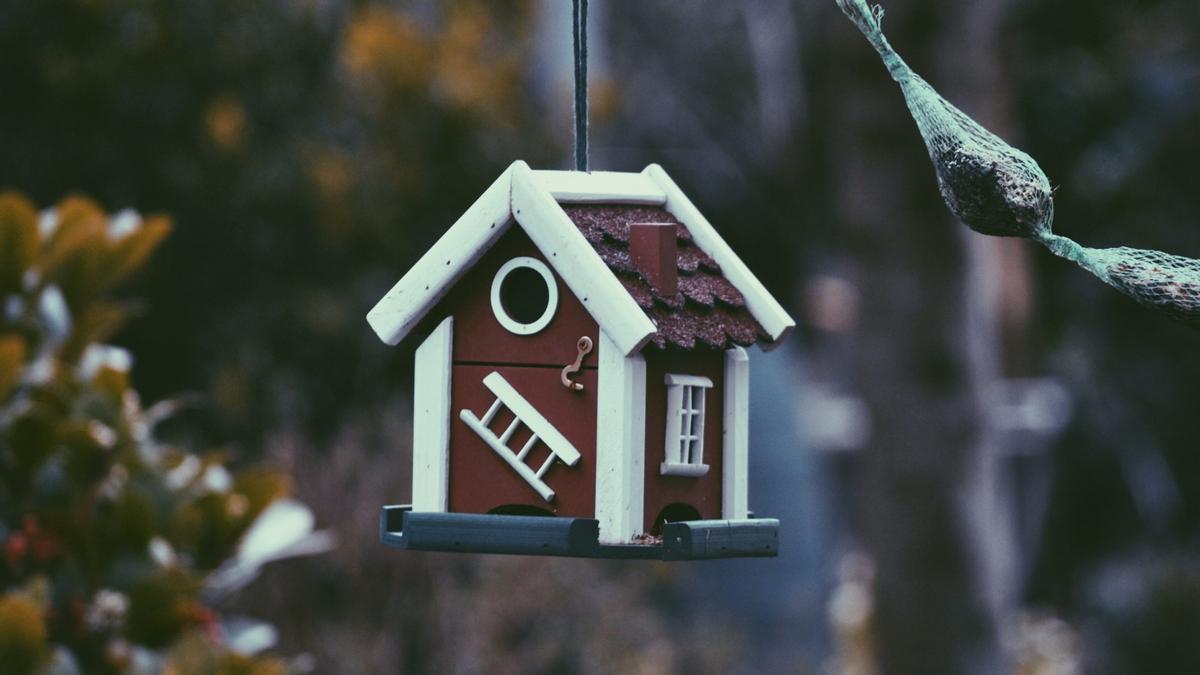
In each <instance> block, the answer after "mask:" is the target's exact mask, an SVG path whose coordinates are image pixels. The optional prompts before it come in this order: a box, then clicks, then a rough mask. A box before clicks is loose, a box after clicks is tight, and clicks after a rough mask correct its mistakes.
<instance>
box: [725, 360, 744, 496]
mask: <svg viewBox="0 0 1200 675" xmlns="http://www.w3.org/2000/svg"><path fill="white" fill-rule="evenodd" d="M724 423H725V424H724V427H723V436H724V441H725V442H724V444H723V445H724V446H725V447H724V453H725V457H724V459H725V461H724V463H723V464H724V467H725V468H724V476H723V477H722V481H721V513H722V516H721V517H722V518H727V519H736V518H747V517H749V514H750V508H749V491H748V490H749V488H748V483H749V477H750V358H749V356H748V355H747V354H746V350H745V349H742V348H741V347H734V348H733V349H730V350H728V351H726V352H725V419H724Z"/></svg>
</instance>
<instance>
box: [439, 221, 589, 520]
mask: <svg viewBox="0 0 1200 675" xmlns="http://www.w3.org/2000/svg"><path fill="white" fill-rule="evenodd" d="M522 255H527V256H531V257H533V258H537V259H538V260H542V261H543V262H545V261H546V260H545V257H544V256H542V254H541V253H540V252H539V251H538V250H537V247H536V246H534V244H533V242H532V241H530V240H529V238H528V237H527V236H526V235H525V233H524V232H523V231H521V230H520V228H519V227H516V226H513V227H512V228H511V229H510V230H509V232H507V233H506V234H505V235H504V236H503V237H501V238H500V241H498V242H497V243H496V244H495V246H493V247H492V248H491V250H489V251H488V252H487V253H486V254H485V255H484V256H483V258H481V259H480V261H479V262H478V263H476V265H475V266H474V267H473V268H472V269H471V271H470V272H468V273H467V275H466V276H465V277H464V278H463V279H462V280H460V281H459V283H458V284H457V285H456V286H455V287H454V288H453V289H452V290H451V292H450V294H448V295H447V296H446V298H445V299H444V300H443V301H442V303H441V305H440V306H439V307H438V308H436V309H435V310H434V311H433V312H432V313H431V316H434V317H439V318H440V317H444V316H446V315H447V314H451V315H453V316H454V356H453V360H454V366H453V369H452V374H451V397H450V402H451V407H450V411H451V420H450V486H449V488H450V495H449V497H450V503H449V508H450V510H451V511H454V512H459V513H486V512H488V511H490V510H491V509H493V508H495V507H497V506H506V505H528V506H534V507H538V508H542V509H546V510H548V511H550V512H552V513H555V514H556V515H564V516H575V517H587V518H590V517H592V516H593V515H594V513H595V484H596V358H597V355H596V351H595V350H593V351H592V353H591V354H590V355H588V356H587V358H586V359H585V361H584V371H583V373H581V375H580V376H579V377H577V378H576V379H577V380H578V381H580V382H583V383H584V386H585V388H584V390H583V391H582V392H572V391H569V390H567V388H566V387H564V386H563V385H562V383H561V382H560V380H559V374H560V371H561V370H562V367H563V366H565V365H567V364H568V363H572V362H574V361H575V357H576V342H577V341H578V340H579V338H580V337H581V336H583V335H587V336H589V337H591V338H592V341H593V344H597V343H598V339H599V328H598V326H597V324H596V322H595V321H594V320H593V319H592V318H591V316H590V315H589V314H588V313H587V310H585V309H584V308H583V305H582V304H581V303H580V302H579V301H578V300H577V299H576V298H575V296H574V295H573V294H572V293H571V290H570V289H569V288H567V286H566V284H564V283H563V282H562V280H561V279H560V278H558V276H557V274H556V275H555V279H556V281H557V282H558V310H557V311H556V313H555V315H554V318H553V319H552V320H551V322H550V324H549V325H548V326H546V328H545V329H543V330H542V331H540V332H539V333H537V334H536V335H528V336H521V335H514V334H512V333H510V332H508V331H507V330H505V329H504V328H503V327H502V326H501V325H500V323H499V322H498V321H497V320H496V318H495V315H494V314H493V313H492V305H491V286H492V279H493V278H494V277H495V275H496V272H497V271H498V270H499V269H500V267H501V266H502V265H503V264H504V263H506V262H508V261H509V260H511V259H512V258H514V257H516V256H522ZM551 269H553V266H551ZM492 371H496V372H499V373H500V374H501V375H502V376H503V377H504V379H506V380H508V382H509V383H510V384H511V385H512V386H513V387H514V388H515V389H516V390H517V391H518V392H520V394H521V395H522V396H524V397H525V398H526V399H527V400H528V401H529V402H530V403H531V404H533V406H534V407H535V408H537V410H538V411H539V412H540V413H541V414H542V415H543V416H544V417H546V419H547V420H548V421H549V422H550V423H551V424H553V425H554V426H555V428H557V429H558V430H559V432H561V433H562V434H563V435H564V436H566V437H567V439H568V440H569V441H571V443H572V444H573V445H574V446H575V448H576V449H578V450H579V452H580V454H581V455H582V458H581V459H580V461H579V463H578V464H576V465H575V466H573V467H567V466H566V465H564V464H562V463H561V462H556V463H555V465H554V466H553V467H552V468H551V469H550V470H549V472H548V473H547V474H546V475H545V481H546V483H547V484H548V485H549V486H550V487H551V488H552V489H553V490H554V491H555V493H556V494H555V500H554V502H553V503H547V502H546V501H545V500H543V499H542V498H541V496H539V495H538V494H537V492H536V491H534V489H533V488H532V487H530V486H529V484H528V483H526V482H525V481H524V480H523V479H522V478H521V477H520V476H519V475H517V473H516V472H515V471H514V470H513V469H512V468H511V467H510V466H509V465H508V464H507V463H505V461H504V460H503V459H502V458H501V457H500V456H499V455H497V454H496V452H495V451H494V450H492V448H491V447H490V446H488V445H487V444H486V443H485V442H484V441H483V440H482V439H481V438H479V436H478V435H476V434H475V432H474V431H472V430H471V429H470V428H469V427H467V426H466V424H465V423H464V422H463V421H462V420H461V419H459V416H458V415H459V411H461V410H463V409H467V410H470V411H472V412H473V413H475V415H476V416H477V417H479V418H482V417H483V416H484V414H485V413H486V412H487V409H488V407H489V406H490V405H491V404H492V402H493V401H494V400H495V398H496V397H495V395H494V394H492V392H491V391H490V390H488V389H487V388H486V387H485V386H484V385H483V378H484V377H485V376H487V374H488V373H491V372H492ZM511 421H512V415H511V413H509V412H508V411H507V410H504V411H502V412H501V413H500V414H499V415H498V416H497V418H496V419H495V420H493V422H492V424H491V429H492V431H494V432H495V433H496V434H497V435H499V434H500V433H502V432H503V431H504V429H506V428H507V427H508V423H509V422H511ZM529 434H530V431H529V429H528V427H525V426H524V425H522V427H521V429H520V430H519V431H518V432H517V433H516V435H515V436H514V437H513V438H512V439H511V440H510V441H509V443H508V445H509V447H511V448H515V449H520V448H521V446H522V445H524V443H525V441H526V440H527V439H528V438H529ZM548 454H549V450H548V449H547V448H546V447H545V445H544V444H541V443H539V444H538V446H537V447H536V448H535V449H534V450H533V451H532V452H531V453H530V456H529V457H527V458H526V460H525V463H526V464H527V465H529V466H530V468H532V469H533V470H534V471H537V469H538V467H540V466H541V464H542V461H543V460H544V459H545V458H546V457H547V456H548Z"/></svg>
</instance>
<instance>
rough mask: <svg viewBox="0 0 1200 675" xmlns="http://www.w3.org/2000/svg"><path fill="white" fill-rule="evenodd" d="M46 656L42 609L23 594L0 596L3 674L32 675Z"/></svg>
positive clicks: (0, 650) (0, 648) (0, 653)
mask: <svg viewBox="0 0 1200 675" xmlns="http://www.w3.org/2000/svg"><path fill="white" fill-rule="evenodd" d="M46 654H47V649H46V621H45V618H44V617H43V616H42V610H41V609H39V608H38V606H37V604H36V603H34V601H33V600H31V599H29V598H27V597H25V596H24V595H18V594H16V593H10V594H8V595H5V596H3V597H0V664H2V665H3V668H4V669H5V670H4V672H11V673H31V672H34V670H35V669H36V668H37V666H38V664H40V663H41V662H42V661H43V660H44V659H45V658H46Z"/></svg>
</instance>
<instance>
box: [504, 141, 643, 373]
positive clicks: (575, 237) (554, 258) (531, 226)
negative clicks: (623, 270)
mask: <svg viewBox="0 0 1200 675" xmlns="http://www.w3.org/2000/svg"><path fill="white" fill-rule="evenodd" d="M511 171H512V214H513V217H514V218H515V219H516V221H517V223H519V224H520V226H521V228H522V229H524V230H525V233H526V234H528V235H529V238H530V239H532V240H533V243H534V244H535V245H536V246H537V247H538V250H539V251H541V253H542V255H543V256H544V257H545V258H546V260H547V261H549V263H550V266H551V267H553V268H554V269H555V270H556V271H557V272H558V274H559V276H561V277H562V279H563V282H564V283H566V284H567V287H568V288H570V289H571V292H572V293H573V294H574V295H575V296H576V297H577V298H578V299H579V301H580V302H581V303H582V304H583V306H584V308H585V309H587V311H588V313H589V314H591V316H592V318H593V319H595V320H596V323H598V324H600V328H601V329H602V330H603V331H604V332H605V333H607V334H608V335H609V336H611V337H612V339H613V343H614V344H616V346H617V347H618V348H619V349H620V350H621V354H622V355H624V356H629V355H632V354H636V353H637V352H638V351H640V350H641V348H642V347H644V346H645V345H646V343H647V342H648V341H649V340H650V338H651V337H652V336H653V335H654V333H655V331H656V330H657V329H656V328H655V326H654V323H653V322H652V321H650V319H649V318H648V317H647V316H646V314H645V313H644V312H642V309H641V308H640V307H638V305H637V302H636V301H634V299H633V297H632V296H630V295H629V292H628V291H626V290H625V287H624V286H622V285H621V282H620V281H617V277H616V275H614V274H613V272H612V270H610V269H609V268H608V265H606V264H604V261H603V260H601V259H600V256H599V255H597V254H596V251H595V249H593V248H592V245H591V244H589V243H588V242H587V239H584V237H583V234H582V233H580V231H579V228H577V227H575V224H574V223H572V222H571V219H570V218H568V217H567V214H566V212H565V211H563V210H562V207H561V206H559V205H558V202H556V201H554V198H553V197H551V196H550V193H549V192H546V191H545V190H543V189H542V188H541V187H539V186H538V185H537V181H536V179H535V178H534V175H533V171H532V170H531V169H530V168H529V167H528V166H527V165H526V164H524V163H520V164H514V165H513V166H512V169H511Z"/></svg>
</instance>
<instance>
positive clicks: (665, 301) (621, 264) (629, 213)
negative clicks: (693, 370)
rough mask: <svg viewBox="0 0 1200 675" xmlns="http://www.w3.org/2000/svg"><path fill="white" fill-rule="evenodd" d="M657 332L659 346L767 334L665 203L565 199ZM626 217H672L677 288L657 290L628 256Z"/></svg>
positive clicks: (738, 340)
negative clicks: (664, 292) (674, 290)
mask: <svg viewBox="0 0 1200 675" xmlns="http://www.w3.org/2000/svg"><path fill="white" fill-rule="evenodd" d="M563 210H564V211H566V212H567V215H568V216H569V217H570V218H571V221H572V222H573V223H575V226H576V227H578V228H579V231H580V232H582V233H583V236H584V237H585V238H586V239H587V240H588V243H590V244H591V245H592V248H594V249H596V253H598V254H599V255H600V257H601V259H603V260H604V262H605V264H607V265H608V267H609V269H611V270H612V271H613V273H615V274H616V276H617V279H618V280H619V281H620V282H621V285H622V286H624V287H625V290H626V291H628V292H629V294H630V295H631V296H632V297H633V299H634V300H636V301H637V304H638V306H639V307H641V308H642V310H643V311H645V312H646V316H649V317H650V319H651V320H652V321H654V324H655V325H656V326H657V327H658V332H657V333H655V334H654V337H653V338H651V342H652V343H653V344H655V345H657V346H658V347H659V348H666V347H675V348H680V349H694V348H696V347H698V346H699V347H710V348H713V349H729V348H730V347H733V346H734V345H740V346H743V347H746V346H749V345H752V344H754V343H755V342H757V341H759V340H763V341H769V340H770V337H769V336H768V335H766V331H764V330H763V328H762V326H761V325H759V323H758V321H756V320H755V319H754V317H753V316H752V315H751V314H750V311H749V310H748V309H746V299H745V298H744V297H742V294H741V292H740V291H738V290H737V289H736V288H734V286H733V284H731V283H729V280H728V279H726V278H725V277H724V276H723V275H722V274H721V267H720V266H719V265H718V264H717V263H716V261H714V260H713V259H712V258H710V257H709V256H708V255H707V254H706V253H704V251H701V250H700V248H699V247H697V246H696V244H695V243H694V242H693V241H692V235H691V233H690V232H688V230H687V227H686V226H684V225H683V224H682V223H680V222H679V221H678V220H677V219H676V218H675V216H672V215H671V214H670V213H668V212H667V211H666V210H665V209H662V208H659V207H653V206H630V205H624V204H602V205H563ZM630 223H674V224H675V225H676V227H677V228H678V232H677V237H678V240H677V241H678V244H679V252H678V254H677V256H676V261H677V264H678V266H679V292H678V293H676V294H675V295H674V296H662V295H659V294H658V293H656V292H655V291H654V290H653V289H652V288H651V287H650V284H649V283H648V282H647V281H646V279H645V278H643V276H642V274H641V273H640V272H639V271H638V270H637V268H636V267H635V266H634V265H633V263H632V262H631V261H630V259H629V224H630Z"/></svg>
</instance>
